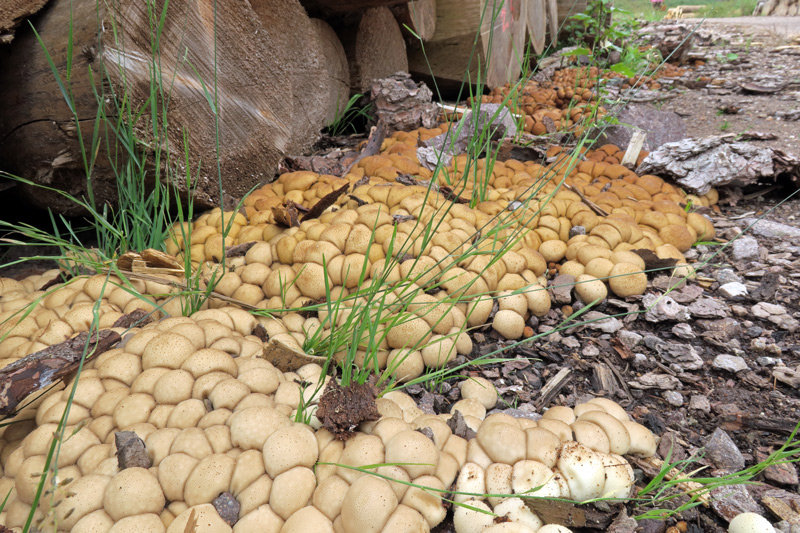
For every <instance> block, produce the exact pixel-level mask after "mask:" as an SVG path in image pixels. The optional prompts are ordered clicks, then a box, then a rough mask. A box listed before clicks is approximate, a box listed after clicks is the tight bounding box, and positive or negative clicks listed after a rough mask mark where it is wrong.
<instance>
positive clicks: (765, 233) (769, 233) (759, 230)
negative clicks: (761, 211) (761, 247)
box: [742, 218, 800, 239]
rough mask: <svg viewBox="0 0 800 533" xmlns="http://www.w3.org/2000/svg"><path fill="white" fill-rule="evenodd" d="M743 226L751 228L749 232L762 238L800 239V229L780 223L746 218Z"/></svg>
mask: <svg viewBox="0 0 800 533" xmlns="http://www.w3.org/2000/svg"><path fill="white" fill-rule="evenodd" d="M742 223H743V224H747V225H748V226H749V230H748V231H752V232H753V234H755V235H760V236H761V237H769V238H771V239H783V238H787V237H789V238H793V239H796V238H798V237H800V228H796V227H794V226H789V225H788V224H781V223H780V222H773V221H771V220H766V219H758V218H745V219H743V220H742Z"/></svg>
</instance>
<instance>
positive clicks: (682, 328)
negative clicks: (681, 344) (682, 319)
mask: <svg viewBox="0 0 800 533" xmlns="http://www.w3.org/2000/svg"><path fill="white" fill-rule="evenodd" d="M672 333H673V334H674V335H675V336H676V337H678V338H679V339H684V340H689V339H696V338H697V335H695V334H694V331H692V326H690V325H689V324H675V325H674V326H672Z"/></svg>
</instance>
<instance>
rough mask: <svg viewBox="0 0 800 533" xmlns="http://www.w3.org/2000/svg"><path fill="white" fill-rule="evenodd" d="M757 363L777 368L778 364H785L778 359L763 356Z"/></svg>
mask: <svg viewBox="0 0 800 533" xmlns="http://www.w3.org/2000/svg"><path fill="white" fill-rule="evenodd" d="M756 363H758V364H759V365H761V366H775V365H777V364H778V363H783V361H782V360H781V359H779V358H777V357H767V356H761V357H757V358H756Z"/></svg>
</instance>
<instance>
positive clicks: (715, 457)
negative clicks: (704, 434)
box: [705, 428, 744, 472]
mask: <svg viewBox="0 0 800 533" xmlns="http://www.w3.org/2000/svg"><path fill="white" fill-rule="evenodd" d="M705 451H706V455H705V456H706V458H707V459H709V460H710V461H711V462H712V463H713V464H714V466H715V467H716V468H718V469H720V470H724V471H726V472H738V471H739V470H741V469H743V468H744V457H743V456H742V452H740V451H739V448H737V447H736V444H734V442H733V440H732V439H731V438H730V436H729V435H728V434H727V433H725V431H723V430H722V429H720V428H717V429H716V430H714V433H712V434H711V438H710V439H708V443H707V444H706V446H705Z"/></svg>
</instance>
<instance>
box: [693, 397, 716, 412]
mask: <svg viewBox="0 0 800 533" xmlns="http://www.w3.org/2000/svg"><path fill="white" fill-rule="evenodd" d="M689 409H692V410H693V411H702V412H704V413H710V412H711V402H709V401H708V397H707V396H704V395H702V394H693V395H692V396H691V397H690V398H689Z"/></svg>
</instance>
